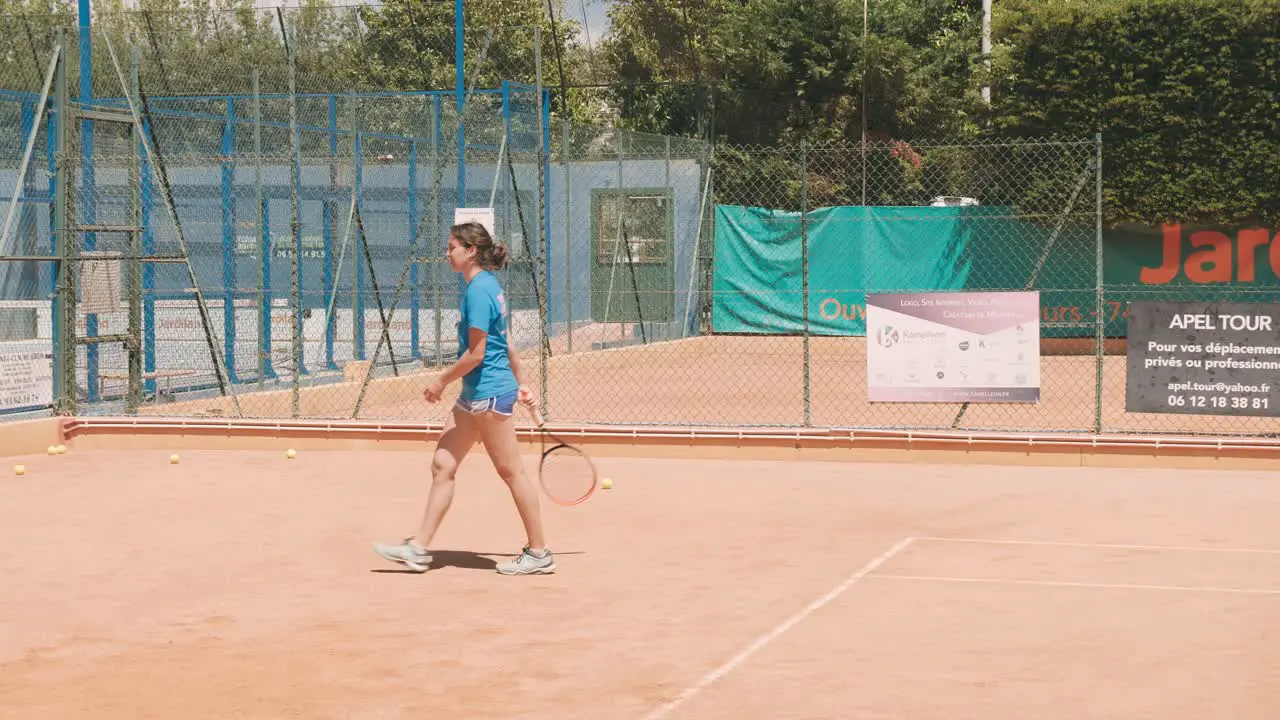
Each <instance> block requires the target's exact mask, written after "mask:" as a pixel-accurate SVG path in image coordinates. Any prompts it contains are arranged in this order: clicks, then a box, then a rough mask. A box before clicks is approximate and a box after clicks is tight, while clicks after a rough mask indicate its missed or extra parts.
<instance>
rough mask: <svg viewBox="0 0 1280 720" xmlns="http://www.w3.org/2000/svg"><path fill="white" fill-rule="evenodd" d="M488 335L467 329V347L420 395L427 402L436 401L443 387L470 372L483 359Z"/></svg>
mask: <svg viewBox="0 0 1280 720" xmlns="http://www.w3.org/2000/svg"><path fill="white" fill-rule="evenodd" d="M488 338H489V336H488V335H487V334H485V332H484V331H483V330H480V329H478V328H471V329H470V330H468V331H467V349H466V351H464V352H463V353H462V355H461V356H460V357H459V358H458V359H457V360H455V361H454V363H453V364H452V365H450V366H449V368H448V369H447V370H445V371H444V373H443V374H442V375H440V377H438V378H436V380H435V382H433V383H431V384H430V385H429V386H427V389H426V390H425V391H423V393H422V395H423V397H425V398H426V399H427V401H428V402H436V401H437V400H439V399H440V396H442V395H444V389H445V388H446V387H448V386H449V384H450V383H452V382H453V381H454V380H458V379H460V378H462V377H463V376H464V375H466V374H467V373H469V372H471V371H472V370H474V369H475V368H476V366H477V365H479V364H480V363H481V362H482V361H483V360H484V346H485V343H486V341H487V340H488Z"/></svg>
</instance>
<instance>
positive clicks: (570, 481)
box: [528, 406, 597, 505]
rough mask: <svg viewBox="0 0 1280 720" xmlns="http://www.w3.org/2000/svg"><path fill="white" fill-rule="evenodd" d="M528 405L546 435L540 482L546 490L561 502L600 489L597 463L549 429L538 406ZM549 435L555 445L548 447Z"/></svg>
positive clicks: (582, 498) (581, 499)
mask: <svg viewBox="0 0 1280 720" xmlns="http://www.w3.org/2000/svg"><path fill="white" fill-rule="evenodd" d="M528 407H529V412H530V413H531V414H532V415H533V420H534V422H536V423H537V424H538V433H539V435H541V437H542V460H541V461H540V462H539V463H538V482H540V483H542V490H543V492H545V493H546V494H547V497H548V498H550V499H551V502H554V503H555V504H557V505H578V504H580V503H583V502H585V501H586V499H587V498H589V497H591V494H592V493H594V492H595V491H596V485H597V482H596V466H595V464H594V463H592V462H591V458H589V457H587V455H586V453H584V452H582V450H580V449H578V448H577V447H575V446H573V445H570V444H569V443H567V442H565V441H564V440H562V439H560V438H558V437H556V436H555V435H552V434H551V433H550V432H548V431H547V428H546V422H545V421H544V420H543V419H542V413H541V412H539V411H538V409H537V408H536V407H533V406H528ZM548 438H550V439H551V443H552V444H551V447H547V439H548Z"/></svg>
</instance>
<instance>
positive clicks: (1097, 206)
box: [1093, 133, 1107, 433]
mask: <svg viewBox="0 0 1280 720" xmlns="http://www.w3.org/2000/svg"><path fill="white" fill-rule="evenodd" d="M1093 213H1094V256H1095V260H1094V262H1095V263H1096V267H1095V268H1094V283H1095V284H1096V285H1097V290H1096V292H1095V296H1096V306H1095V307H1094V311H1095V312H1096V313H1097V316H1098V322H1097V325H1096V332H1097V336H1096V345H1097V347H1096V348H1095V351H1096V353H1097V355H1096V356H1095V363H1094V364H1095V365H1096V373H1097V376H1096V377H1095V378H1094V395H1093V430H1094V432H1098V433H1100V432H1102V382H1103V379H1102V375H1103V372H1102V366H1103V363H1104V362H1106V357H1107V351H1106V342H1107V334H1106V316H1105V315H1104V313H1103V307H1105V305H1106V275H1105V274H1104V273H1103V255H1104V253H1103V248H1102V133H1097V134H1096V135H1095V136H1094V206H1093Z"/></svg>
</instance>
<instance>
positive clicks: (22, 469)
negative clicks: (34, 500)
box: [13, 465, 27, 475]
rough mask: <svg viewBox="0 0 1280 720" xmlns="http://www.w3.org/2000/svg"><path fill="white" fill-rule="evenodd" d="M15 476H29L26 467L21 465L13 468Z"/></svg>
mask: <svg viewBox="0 0 1280 720" xmlns="http://www.w3.org/2000/svg"><path fill="white" fill-rule="evenodd" d="M13 474H14V475H26V474H27V469H26V468H25V467H23V466H21V465H15V466H14V467H13Z"/></svg>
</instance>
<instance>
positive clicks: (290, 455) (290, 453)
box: [284, 448, 298, 460]
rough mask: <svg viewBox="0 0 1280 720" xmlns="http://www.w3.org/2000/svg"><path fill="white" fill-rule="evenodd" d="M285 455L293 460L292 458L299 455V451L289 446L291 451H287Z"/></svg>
mask: <svg viewBox="0 0 1280 720" xmlns="http://www.w3.org/2000/svg"><path fill="white" fill-rule="evenodd" d="M284 456H285V457H287V458H289V459H290V460H292V459H294V458H296V457H298V451H297V450H294V449H293V448H289V451H288V452H286V453H285V454H284Z"/></svg>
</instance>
